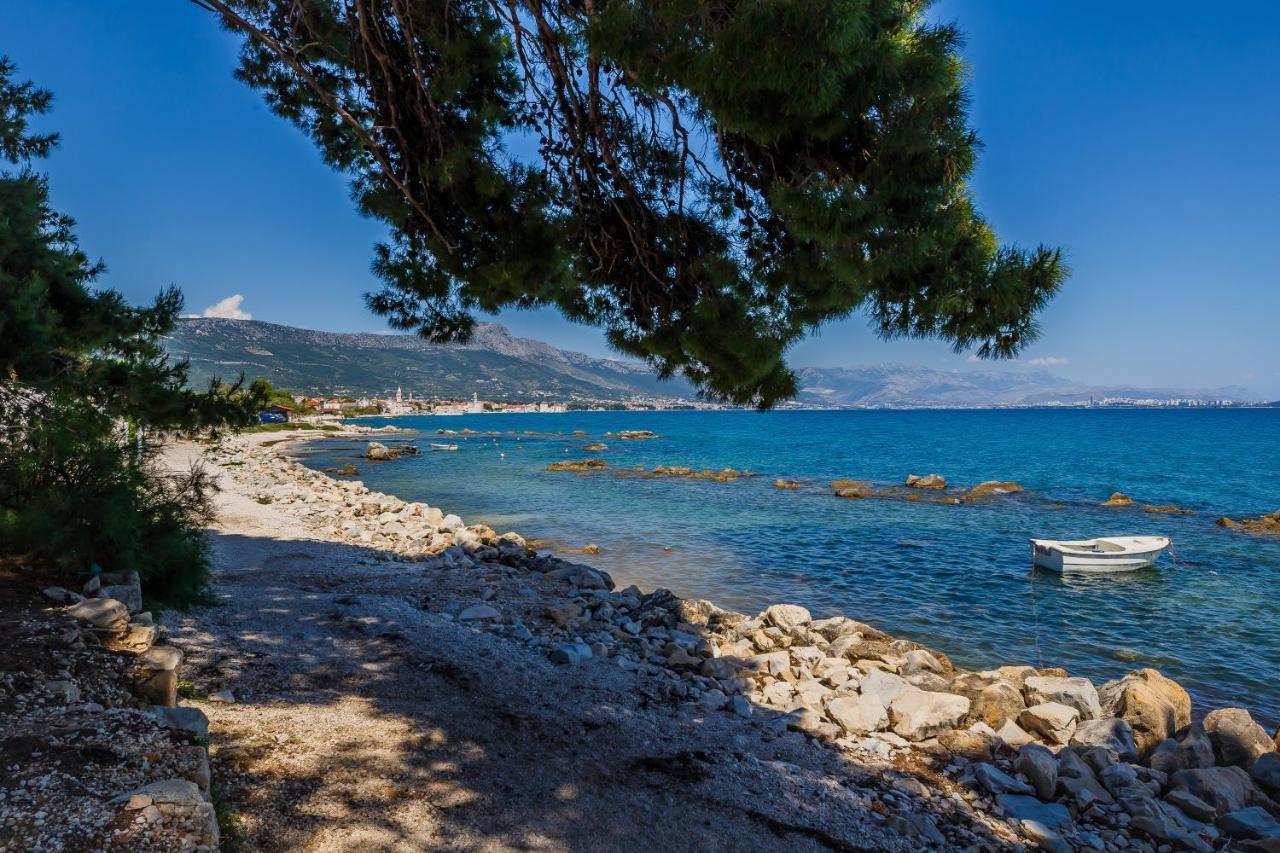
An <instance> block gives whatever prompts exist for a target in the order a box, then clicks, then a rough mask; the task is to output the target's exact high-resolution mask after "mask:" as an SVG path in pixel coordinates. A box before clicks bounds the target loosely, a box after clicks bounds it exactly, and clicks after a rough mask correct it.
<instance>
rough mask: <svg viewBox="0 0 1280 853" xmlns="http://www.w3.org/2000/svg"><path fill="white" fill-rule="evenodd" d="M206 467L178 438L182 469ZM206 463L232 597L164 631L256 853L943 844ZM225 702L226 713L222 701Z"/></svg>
mask: <svg viewBox="0 0 1280 853" xmlns="http://www.w3.org/2000/svg"><path fill="white" fill-rule="evenodd" d="M198 453H199V449H198V448H195V447H193V446H189V445H186V446H178V447H175V448H174V449H173V451H172V452H171V454H170V461H171V463H172V464H177V465H182V464H186V462H187V461H188V460H189V459H191V458H193V457H194V456H195V455H197V454H198ZM211 470H212V471H213V472H214V473H217V474H221V475H223V476H222V478H221V479H222V483H223V486H224V489H225V490H224V491H223V492H222V493H221V494H220V495H219V497H218V511H219V523H218V526H217V527H216V529H214V530H213V531H212V546H213V553H214V560H215V566H216V569H215V571H216V587H215V592H216V594H217V596H218V598H219V599H220V600H221V602H222V604H221V606H217V607H213V608H209V609H206V610H203V611H199V612H196V613H194V614H187V615H185V616H177V617H174V618H173V619H172V620H171V621H170V626H171V627H170V630H171V631H172V632H173V642H174V643H176V644H179V645H181V646H183V647H184V649H185V650H186V653H187V662H186V664H185V667H184V678H185V679H186V680H187V682H188V683H187V684H186V685H184V692H185V693H186V694H187V699H186V700H185V701H186V703H187V704H193V705H197V706H198V707H200V708H201V709H202V710H204V711H205V712H206V713H207V714H208V716H209V718H210V721H211V731H212V741H213V763H214V777H215V786H216V788H217V790H218V792H219V795H220V797H221V799H222V800H223V802H224V803H225V804H226V806H227V808H228V809H229V810H230V811H231V812H233V813H234V814H235V816H236V817H235V824H236V826H235V828H234V830H233V831H232V833H231V835H232V838H233V840H238V842H239V844H240V846H241V847H242V848H243V849H252V850H353V849H356V850H424V849H433V850H435V849H459V850H526V849H532V850H746V849H763V848H782V847H785V848H786V849H789V850H811V849H840V850H853V849H904V850H905V849H920V848H921V847H922V846H927V842H928V841H930V840H933V841H937V842H940V841H942V836H940V835H938V834H937V830H936V829H935V828H934V827H933V825H932V824H927V822H924V821H915V820H913V818H912V815H911V814H910V811H911V810H910V808H907V809H906V811H907V812H908V814H907V816H906V817H905V818H904V817H902V816H900V815H899V814H895V813H894V812H895V811H898V812H901V811H902V809H901V808H900V807H903V806H909V804H910V802H911V800H912V798H913V797H920V796H925V797H927V796H929V795H928V794H927V793H925V794H923V795H922V794H921V788H922V787H923V786H922V785H921V784H920V783H919V782H918V781H916V780H915V779H913V778H911V777H910V776H909V775H907V774H899V773H894V772H891V771H890V772H886V771H885V770H884V769H883V768H881V769H875V768H864V767H861V766H859V765H857V764H852V763H850V762H849V760H848V759H847V758H842V757H841V756H840V755H839V754H838V753H836V752H834V751H832V750H824V749H818V748H815V747H814V746H813V745H811V743H810V742H809V741H807V740H806V739H805V738H803V737H802V736H801V735H799V734H795V733H791V734H786V735H783V736H778V735H777V733H776V732H775V731H769V730H767V729H766V728H765V727H764V726H763V725H758V724H756V723H755V722H753V721H749V720H744V719H742V718H740V717H735V716H733V715H730V714H726V713H724V712H702V711H701V710H700V709H698V708H696V707H694V708H691V707H690V705H689V704H685V705H676V704H673V703H672V702H671V701H670V700H669V699H667V698H666V697H664V696H663V695H662V693H661V691H660V689H659V683H658V682H657V681H656V680H652V679H650V678H649V677H647V676H646V675H645V674H644V673H643V672H638V671H632V670H629V669H624V668H622V667H619V666H617V665H614V663H613V662H612V661H609V660H591V661H587V662H586V663H584V664H581V665H579V666H574V667H563V666H556V665H553V664H552V663H550V662H549V661H548V660H547V659H546V657H545V656H544V655H541V654H537V653H535V652H533V651H532V650H530V649H529V648H527V647H522V646H519V645H517V644H514V643H511V642H509V641H507V640H505V639H503V638H502V637H497V636H493V635H492V634H488V633H485V632H482V631H477V630H475V629H473V628H470V627H467V626H466V625H465V624H461V623H459V622H457V621H455V620H454V619H452V618H450V617H449V616H447V615H445V611H447V610H448V609H449V605H456V604H457V603H458V602H464V603H465V602H469V601H479V600H481V599H482V598H483V597H485V596H486V594H487V595H489V596H492V595H493V589H492V586H491V582H492V581H493V578H486V577H485V576H484V575H482V574H480V573H478V572H475V571H474V570H472V571H470V572H462V573H457V572H454V573H441V572H431V573H430V574H428V573H426V571H425V570H424V569H422V568H421V566H420V565H419V564H417V563H413V562H401V561H399V560H397V559H390V558H388V555H386V554H384V553H382V552H379V551H375V550H371V549H368V548H362V547H356V546H352V545H348V544H343V543H337V542H328V541H320V540H317V539H315V538H312V535H313V534H311V533H309V532H308V531H307V530H306V529H305V528H304V527H303V526H302V525H301V524H300V523H299V522H298V521H297V520H296V519H295V518H294V517H291V516H289V515H288V514H286V513H284V512H282V511H281V510H279V509H277V508H276V507H274V506H272V505H270V504H267V505H263V504H261V503H257V502H255V501H254V500H252V499H250V498H249V497H248V496H247V495H246V494H243V493H242V492H241V491H240V490H237V488H236V487H235V483H234V480H233V478H232V477H230V476H226V475H227V474H228V473H229V472H228V471H226V470H220V469H218V468H217V466H211ZM486 587H487V588H488V589H487V592H486ZM502 594H503V595H507V594H508V592H507V591H505V590H504V591H503V593H502ZM518 594H520V595H524V596H526V597H527V596H529V595H535V596H536V595H539V594H541V593H540V592H539V591H538V590H532V589H521V590H519V591H518ZM494 603H495V604H499V605H502V604H503V602H502V601H501V600H500V598H499V599H494ZM455 610H456V606H455ZM222 691H229V692H230V694H231V696H232V697H234V700H233V701H230V702H228V701H219V699H220V698H221V699H225V698H226V697H225V695H224V696H222V697H219V696H218V695H217V694H219V693H221V692H222ZM895 788H896V789H897V790H895ZM895 806H896V807H899V808H895ZM957 811H958V810H957ZM963 826H964V821H963V820H957V821H955V822H954V823H953V824H952V825H949V826H948V827H947V831H948V832H959V833H960V835H957V836H955V838H954V839H952V840H955V841H960V840H961V838H962V836H963V835H965V834H967V832H968V831H969V830H970V829H972V830H975V831H976V832H978V833H980V834H982V835H984V836H985V835H986V832H985V829H986V828H985V827H983V826H970V827H968V828H960V827H963ZM895 829H896V830H897V831H894V830H895Z"/></svg>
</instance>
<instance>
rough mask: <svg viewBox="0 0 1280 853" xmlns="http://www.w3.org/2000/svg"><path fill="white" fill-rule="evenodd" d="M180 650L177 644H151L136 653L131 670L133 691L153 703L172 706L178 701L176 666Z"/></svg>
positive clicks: (178, 661) (178, 662)
mask: <svg viewBox="0 0 1280 853" xmlns="http://www.w3.org/2000/svg"><path fill="white" fill-rule="evenodd" d="M181 665H182V650H181V649H179V648H178V647H177V646H152V647H151V648H149V649H147V650H146V651H145V652H143V653H142V654H140V655H138V658H137V661H136V666H135V667H134V670H133V692H134V693H136V694H137V695H138V696H139V697H140V698H142V699H144V700H145V701H147V702H150V703H151V704H153V705H163V706H165V707H173V706H174V705H176V704H177V701H178V667H179V666H181Z"/></svg>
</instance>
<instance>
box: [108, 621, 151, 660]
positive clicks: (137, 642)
mask: <svg viewBox="0 0 1280 853" xmlns="http://www.w3.org/2000/svg"><path fill="white" fill-rule="evenodd" d="M158 636H159V629H158V628H157V627H156V626H155V625H149V624H139V623H138V622H137V620H136V619H135V621H133V622H130V623H129V624H128V625H126V626H125V628H124V630H123V631H121V632H120V633H119V634H114V635H112V636H109V637H106V638H104V639H103V645H104V646H106V647H107V648H108V649H110V650H111V651H113V652H132V653H133V654H141V653H142V652H145V651H146V650H147V649H149V648H151V647H152V646H153V645H155V642H156V638H157V637H158Z"/></svg>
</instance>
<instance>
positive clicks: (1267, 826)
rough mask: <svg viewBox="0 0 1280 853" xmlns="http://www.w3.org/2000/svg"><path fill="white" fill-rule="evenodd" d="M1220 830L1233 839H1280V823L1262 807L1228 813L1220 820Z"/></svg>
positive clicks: (1251, 807)
mask: <svg viewBox="0 0 1280 853" xmlns="http://www.w3.org/2000/svg"><path fill="white" fill-rule="evenodd" d="M1218 828H1219V829H1221V830H1222V831H1223V832H1225V833H1226V834H1227V835H1229V836H1231V837H1232V838H1242V839H1251V840H1252V839H1262V838H1276V839H1280V821H1277V820H1276V819H1275V818H1274V817H1272V816H1271V815H1269V814H1267V811H1266V809H1264V808H1262V807H1261V806H1250V807H1249V808H1247V809H1240V810H1238V811H1234V812H1228V813H1227V814H1224V815H1223V816H1222V817H1220V818H1218Z"/></svg>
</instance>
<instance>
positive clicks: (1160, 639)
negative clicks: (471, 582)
mask: <svg viewBox="0 0 1280 853" xmlns="http://www.w3.org/2000/svg"><path fill="white" fill-rule="evenodd" d="M393 422H394V423H395V424H396V425H397V426H402V427H410V428H415V429H419V430H421V431H422V432H421V433H420V434H418V435H414V436H409V439H410V440H412V441H415V442H416V443H418V444H419V445H420V446H422V447H423V449H424V451H426V445H427V443H428V442H429V441H432V440H439V439H438V438H436V436H435V430H437V429H453V430H461V429H464V428H470V429H474V430H483V431H498V432H501V433H503V434H502V435H501V436H498V437H496V444H497V446H495V438H492V437H487V438H478V437H474V436H473V437H471V438H469V439H464V438H463V437H461V436H459V437H457V438H455V439H450V440H456V441H457V442H458V444H459V447H460V450H459V452H457V453H430V452H424V453H423V455H422V456H420V457H411V458H407V459H403V460H400V461H397V462H393V463H383V464H373V463H359V462H358V463H357V464H358V465H359V467H360V469H361V477H360V479H362V480H363V481H364V482H365V483H366V484H367V485H368V486H369V487H370V488H373V489H377V490H380V491H385V492H389V493H392V494H395V495H398V496H400V497H402V498H404V499H406V500H423V501H426V502H428V503H431V504H432V505H436V506H440V507H442V508H443V509H445V510H446V511H449V512H456V513H458V514H460V515H461V516H462V517H463V518H464V519H466V520H467V522H468V523H476V522H483V523H486V524H489V525H491V526H493V527H494V528H496V529H499V530H505V529H513V530H516V531H518V532H520V533H521V534H523V535H525V536H527V537H530V538H538V539H545V540H551V541H553V542H555V543H556V544H558V545H561V546H565V547H580V546H582V545H585V544H587V543H595V544H597V545H599V546H600V549H601V553H600V554H598V555H592V556H590V557H582V558H577V559H582V560H583V561H584V562H589V563H591V564H592V565H596V566H598V567H600V568H603V569H606V570H608V571H610V572H612V573H613V575H614V577H615V579H616V580H617V581H618V582H619V584H620V585H625V584H627V583H630V582H637V583H640V584H641V585H645V586H665V587H668V588H670V589H672V590H674V591H675V592H677V593H679V594H682V595H693V596H698V597H702V598H710V599H712V600H714V601H716V602H717V603H718V604H721V605H722V606H728V607H733V608H737V609H742V610H746V611H749V612H755V611H757V610H758V609H760V608H762V607H764V606H767V605H768V604H772V603H776V602H782V601H786V602H793V603H797V604H803V605H805V606H807V607H809V608H810V609H812V610H813V611H814V613H815V615H834V614H844V615H848V616H851V617H853V618H856V619H860V620H863V621H866V622H869V623H872V624H875V625H877V626H879V627H882V628H884V629H886V630H889V631H891V632H894V633H898V634H900V635H903V636H907V637H910V638H912V639H915V640H917V641H919V642H922V643H926V644H931V645H934V646H936V647H938V648H940V649H942V650H943V651H946V652H947V653H948V654H950V655H951V656H952V657H953V658H955V659H956V660H957V662H958V663H960V664H962V665H966V666H973V667H984V666H989V665H997V664H1003V663H1012V662H1027V663H1032V664H1036V665H1038V664H1040V663H1041V662H1042V661H1043V663H1044V665H1048V666H1064V667H1066V668H1067V669H1069V670H1071V671H1072V672H1073V673H1074V674H1080V675H1087V676H1089V677H1091V678H1094V679H1106V678H1111V677H1115V676H1116V675H1119V674H1123V673H1124V672H1128V671H1130V670H1132V669H1135V668H1137V667H1140V666H1154V667H1156V668H1158V669H1160V670H1161V671H1163V672H1165V673H1166V674H1167V675H1169V676H1171V677H1173V678H1176V679H1177V680H1178V681H1180V682H1181V683H1182V684H1183V685H1184V686H1186V687H1187V688H1188V689H1189V690H1190V691H1191V692H1192V694H1193V696H1194V697H1195V698H1196V700H1197V705H1198V706H1199V708H1198V709H1199V710H1200V711H1201V712H1203V711H1204V710H1207V708H1208V707H1209V706H1220V705H1223V704H1236V705H1243V706H1245V707H1248V708H1250V709H1251V710H1252V711H1253V712H1254V714H1255V716H1257V717H1260V718H1261V719H1263V720H1265V721H1266V724H1267V725H1269V726H1273V725H1275V724H1276V723H1277V722H1280V677H1278V676H1280V604H1278V602H1280V541H1278V540H1267V539H1261V538H1257V537H1252V536H1247V535H1243V534H1240V533H1234V532H1231V531H1226V530H1223V529H1221V528H1219V527H1217V526H1216V525H1215V524H1214V521H1215V520H1216V519H1217V518H1218V517H1219V516H1221V515H1232V516H1255V515H1258V514H1261V513H1264V512H1270V511H1272V510H1274V509H1276V508H1278V507H1280V410H1203V411H1160V410H1110V411H1107V410H1069V411H1045V410H1017V411H907V412H897V411H895V412H889V411H865V412H863V411H858V412H775V413H767V414H759V413H755V412H659V413H651V412H591V413H586V412H582V413H568V414H563V415H472V416H464V417H451V418H433V417H403V418H397V419H395V420H394V421H393ZM365 423H369V424H370V425H378V424H379V423H380V422H379V421H376V420H369V421H365ZM622 429H650V430H653V431H655V432H657V433H659V434H660V438H658V439H654V440H641V441H621V440H618V439H602V438H601V436H602V435H603V434H604V433H605V432H609V431H617V430H622ZM574 430H585V431H586V432H587V434H588V435H587V436H585V437H581V436H573V435H572V432H573V431H574ZM524 431H536V432H537V433H539V434H535V435H526V434H522V433H523V432H524ZM547 433H562V434H561V435H547ZM517 438H518V440H517ZM599 440H603V441H605V442H606V443H607V444H608V449H607V450H605V451H599V452H590V453H588V452H584V451H583V450H582V446H583V445H584V444H586V443H588V442H590V441H599ZM566 449H568V451H569V452H568V453H566V452H565V451H566ZM362 450H363V445H362V444H356V443H353V442H351V441H350V440H345V439H344V440H341V441H339V440H323V441H318V442H316V443H315V444H314V445H313V451H312V452H310V453H308V454H306V456H305V458H304V461H305V462H306V463H307V464H308V465H312V466H313V467H317V468H321V469H323V468H325V467H328V466H331V465H335V464H342V463H344V462H348V461H351V458H352V456H353V455H354V454H357V453H359V452H361V451H362ZM500 453H504V454H505V458H504V457H502V456H500V455H499V454H500ZM588 456H595V457H602V458H605V459H606V460H608V463H609V466H610V469H611V470H617V469H625V468H628V467H631V466H637V465H639V466H644V467H645V468H652V467H653V466H655V465H659V464H666V465H689V466H693V467H695V468H715V469H720V468H725V467H732V468H736V469H739V470H742V469H749V470H751V471H753V472H756V473H758V474H759V476H756V477H752V478H746V479H742V480H739V481H737V482H733V483H714V482H708V481H688V480H670V479H636V478H624V477H618V476H616V475H614V474H611V473H608V472H605V473H596V474H590V475H579V474H574V473H555V472H547V471H544V470H543V468H544V466H546V465H547V463H549V462H553V461H556V460H562V459H580V458H584V457H588ZM930 472H937V473H940V474H942V475H944V476H945V477H947V479H948V480H949V481H950V482H951V483H952V484H953V485H973V484H976V483H978V482H981V481H983V480H991V479H999V480H1015V481H1017V482H1018V483H1021V484H1022V486H1023V487H1024V488H1026V489H1027V490H1028V491H1027V492H1026V493H1024V494H1022V495H1016V496H1009V497H1005V498H1001V499H997V500H994V501H992V502H990V503H987V504H967V505H961V506H949V505H939V504H932V503H911V502H906V501H901V500H879V499H871V500H842V499H839V498H836V497H834V496H833V495H832V494H831V489H830V481H831V480H832V479H835V478H841V477H844V478H850V479H857V480H869V481H872V482H877V483H883V484H886V485H887V484H899V483H901V481H902V480H903V478H904V477H905V476H906V475H907V474H908V473H916V474H925V473H930ZM779 477H785V478H793V479H797V480H799V481H801V483H802V484H803V487H802V488H801V489H800V490H799V491H795V492H792V491H784V490H779V489H776V488H774V485H773V482H774V480H775V479H776V478H779ZM1113 491H1123V492H1125V493H1126V494H1128V495H1129V496H1131V497H1132V498H1134V500H1135V501H1138V502H1142V503H1154V504H1167V503H1172V504H1176V505H1178V506H1181V507H1184V508H1187V509H1192V510H1195V511H1196V512H1195V514H1194V515H1190V516H1170V515H1152V514H1148V513H1145V512H1143V511H1141V510H1140V509H1138V508H1136V507H1135V508H1131V509H1111V508H1102V507H1099V506H1098V505H1097V504H1098V502H1099V501H1102V500H1104V499H1105V498H1106V497H1107V496H1108V495H1109V494H1111V493H1112V492H1113ZM1145 533H1157V534H1165V535H1169V536H1171V537H1172V538H1173V540H1174V547H1175V550H1176V554H1177V557H1178V558H1179V560H1178V561H1176V562H1175V561H1173V560H1171V559H1170V558H1169V557H1167V556H1166V557H1165V558H1163V559H1162V560H1161V563H1160V566H1159V568H1158V569H1156V570H1148V571H1141V572H1135V573H1131V574H1129V575H1121V576H1110V577H1074V576H1069V577H1067V578H1062V577H1058V576H1056V575H1051V574H1044V573H1037V574H1035V575H1032V574H1031V573H1030V572H1029V563H1030V561H1029V550H1028V545H1027V539H1028V538H1029V537H1031V536H1036V537H1047V538H1085V537H1090V536H1096V535H1107V534H1113V535H1122V534H1145ZM571 559H574V558H572V557H571ZM1121 658H1132V659H1121Z"/></svg>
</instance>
